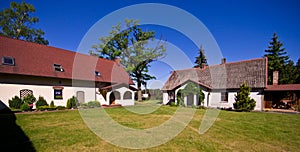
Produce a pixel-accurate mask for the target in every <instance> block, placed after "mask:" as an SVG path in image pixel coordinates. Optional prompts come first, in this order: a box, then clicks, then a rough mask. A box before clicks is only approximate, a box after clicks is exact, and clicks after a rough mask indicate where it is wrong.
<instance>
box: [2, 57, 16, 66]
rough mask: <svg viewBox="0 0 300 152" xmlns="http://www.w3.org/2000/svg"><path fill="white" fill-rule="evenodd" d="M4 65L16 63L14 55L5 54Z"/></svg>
mask: <svg viewBox="0 0 300 152" xmlns="http://www.w3.org/2000/svg"><path fill="white" fill-rule="evenodd" d="M2 65H12V66H14V65H15V59H14V58H13V57H9V56H3V57H2Z"/></svg>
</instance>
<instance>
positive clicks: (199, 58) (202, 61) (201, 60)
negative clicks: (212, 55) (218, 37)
mask: <svg viewBox="0 0 300 152" xmlns="http://www.w3.org/2000/svg"><path fill="white" fill-rule="evenodd" d="M195 64H196V65H195V66H194V68H198V67H202V65H203V64H204V65H205V66H207V65H208V64H207V59H206V57H205V53H204V49H203V48H202V45H201V46H200V49H199V55H198V56H197V57H196V61H195Z"/></svg>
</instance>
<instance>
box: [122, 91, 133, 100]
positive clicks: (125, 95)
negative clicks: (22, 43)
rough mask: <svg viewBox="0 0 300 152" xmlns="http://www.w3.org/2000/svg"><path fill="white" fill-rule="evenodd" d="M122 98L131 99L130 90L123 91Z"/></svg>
mask: <svg viewBox="0 0 300 152" xmlns="http://www.w3.org/2000/svg"><path fill="white" fill-rule="evenodd" d="M123 99H124V100H126V99H132V93H131V92H130V91H126V92H125V93H124V96H123Z"/></svg>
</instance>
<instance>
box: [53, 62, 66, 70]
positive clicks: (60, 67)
mask: <svg viewBox="0 0 300 152" xmlns="http://www.w3.org/2000/svg"><path fill="white" fill-rule="evenodd" d="M53 68H54V70H55V71H59V72H64V69H63V67H62V66H61V65H60V64H53Z"/></svg>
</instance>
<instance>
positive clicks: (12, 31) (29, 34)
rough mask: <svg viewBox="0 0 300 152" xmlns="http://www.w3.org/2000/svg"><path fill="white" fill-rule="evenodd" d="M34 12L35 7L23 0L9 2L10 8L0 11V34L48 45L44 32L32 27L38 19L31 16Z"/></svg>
mask: <svg viewBox="0 0 300 152" xmlns="http://www.w3.org/2000/svg"><path fill="white" fill-rule="evenodd" d="M34 12H35V8H34V6H33V5H31V4H27V3H25V2H24V1H23V2H21V3H16V2H11V3H10V8H5V9H3V11H1V12H0V35H3V36H7V37H11V38H16V39H20V40H25V41H30V42H36V43H39V44H44V45H48V44H49V42H48V41H47V40H45V39H44V38H43V35H44V34H45V33H44V32H43V31H42V30H41V29H35V28H33V27H32V25H33V24H35V23H37V22H38V21H39V19H38V18H37V17H34V16H31V14H32V13H34Z"/></svg>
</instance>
